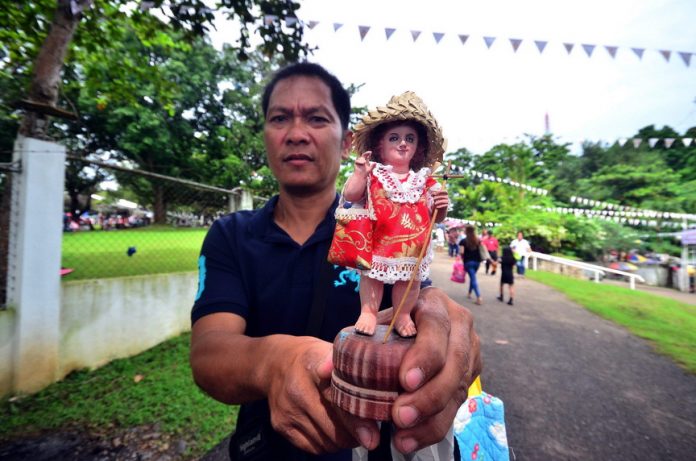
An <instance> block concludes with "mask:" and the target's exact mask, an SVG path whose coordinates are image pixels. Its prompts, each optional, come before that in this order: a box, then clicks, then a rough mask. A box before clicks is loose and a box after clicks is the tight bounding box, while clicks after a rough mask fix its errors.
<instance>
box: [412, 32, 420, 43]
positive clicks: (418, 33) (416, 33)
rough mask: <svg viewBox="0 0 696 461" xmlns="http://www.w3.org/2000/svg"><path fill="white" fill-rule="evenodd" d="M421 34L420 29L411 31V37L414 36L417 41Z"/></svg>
mask: <svg viewBox="0 0 696 461" xmlns="http://www.w3.org/2000/svg"><path fill="white" fill-rule="evenodd" d="M420 34H421V31H420V30H412V31H411V37H413V41H414V42H415V41H416V40H418V36H419V35H420Z"/></svg>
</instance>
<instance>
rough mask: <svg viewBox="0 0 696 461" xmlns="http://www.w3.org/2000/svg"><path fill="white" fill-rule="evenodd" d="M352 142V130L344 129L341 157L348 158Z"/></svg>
mask: <svg viewBox="0 0 696 461" xmlns="http://www.w3.org/2000/svg"><path fill="white" fill-rule="evenodd" d="M352 144H353V132H352V131H350V130H346V131H345V132H344V133H343V139H342V140H341V159H342V160H348V158H349V157H350V146H351V145H352Z"/></svg>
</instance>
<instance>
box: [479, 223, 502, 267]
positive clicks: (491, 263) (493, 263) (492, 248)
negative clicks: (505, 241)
mask: <svg viewBox="0 0 696 461" xmlns="http://www.w3.org/2000/svg"><path fill="white" fill-rule="evenodd" d="M481 243H483V246H485V247H486V250H488V254H489V255H490V257H491V259H490V260H488V259H487V260H486V274H488V270H489V269H493V270H492V271H491V275H495V271H496V269H497V268H498V248H499V247H500V244H499V243H498V239H497V238H495V237H494V236H493V231H491V230H485V229H484V231H483V232H482V235H481Z"/></svg>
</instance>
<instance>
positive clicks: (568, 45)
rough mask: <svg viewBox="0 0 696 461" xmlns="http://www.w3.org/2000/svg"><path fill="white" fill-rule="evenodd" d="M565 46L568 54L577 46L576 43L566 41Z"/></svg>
mask: <svg viewBox="0 0 696 461" xmlns="http://www.w3.org/2000/svg"><path fill="white" fill-rule="evenodd" d="M563 46H564V47H565V49H566V51H567V52H568V54H570V52H571V51H573V47H574V46H575V44H574V43H564V44H563Z"/></svg>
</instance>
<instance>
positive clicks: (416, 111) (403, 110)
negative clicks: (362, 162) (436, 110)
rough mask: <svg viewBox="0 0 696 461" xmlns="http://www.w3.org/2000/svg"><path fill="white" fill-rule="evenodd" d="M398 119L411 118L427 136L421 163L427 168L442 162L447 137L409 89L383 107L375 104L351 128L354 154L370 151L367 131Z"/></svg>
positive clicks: (368, 132) (369, 131)
mask: <svg viewBox="0 0 696 461" xmlns="http://www.w3.org/2000/svg"><path fill="white" fill-rule="evenodd" d="M400 120H412V121H415V122H418V123H420V124H421V125H423V127H424V128H425V131H426V132H427V136H428V146H427V148H426V152H425V166H428V167H431V166H433V164H434V163H436V162H442V156H443V154H444V153H445V149H446V148H447V140H445V138H444V136H443V135H442V129H441V128H440V125H438V123H437V120H435V117H433V114H431V113H430V111H429V110H428V108H427V107H426V106H425V104H424V103H423V100H422V99H421V98H419V97H418V95H417V94H416V93H414V92H413V91H406V92H405V93H402V94H400V95H398V96H392V98H391V99H390V100H389V102H388V103H387V105H386V106H382V107H377V108H376V109H374V110H371V111H369V112H368V113H367V115H365V116H364V117H363V119H362V121H361V122H360V123H358V124H357V125H356V126H355V129H354V130H353V132H354V136H353V149H354V150H355V151H356V152H357V153H358V154H362V153H363V152H365V151H367V150H370V149H371V148H372V147H374V146H370V133H372V130H374V129H375V128H376V127H377V126H379V125H381V124H382V123H388V122H395V121H400Z"/></svg>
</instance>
